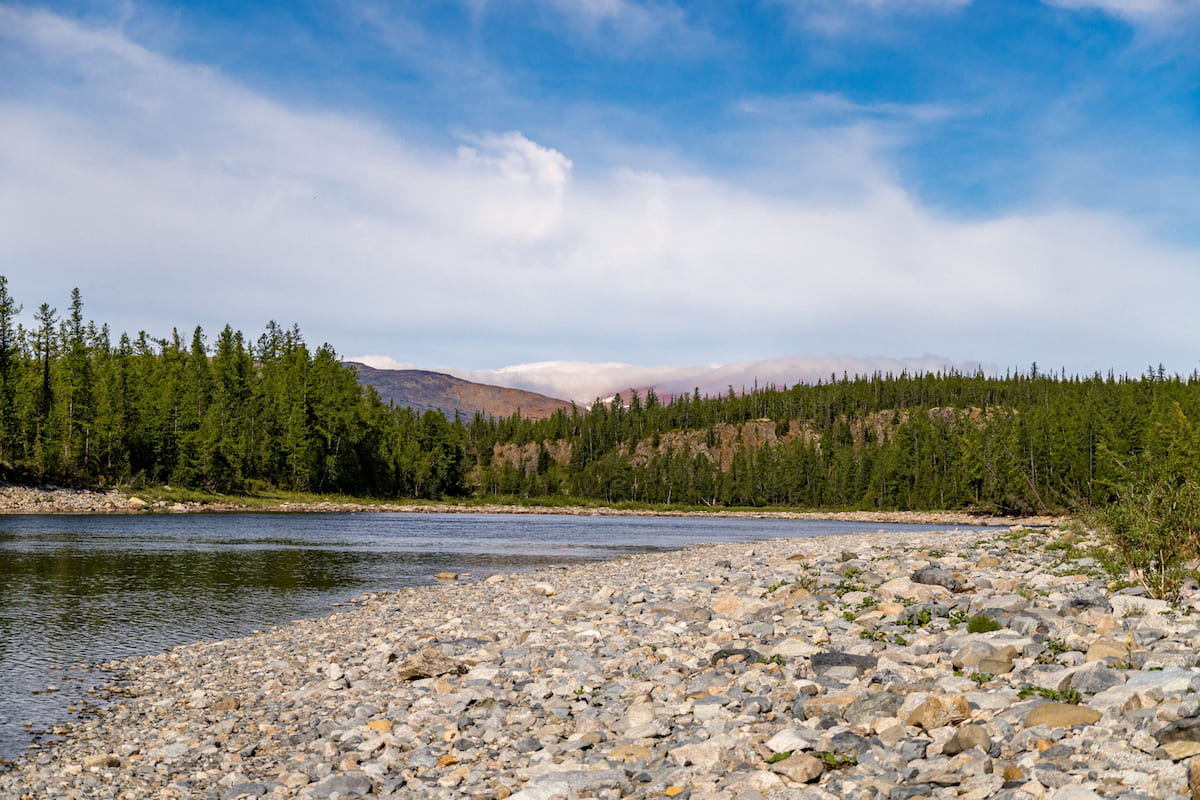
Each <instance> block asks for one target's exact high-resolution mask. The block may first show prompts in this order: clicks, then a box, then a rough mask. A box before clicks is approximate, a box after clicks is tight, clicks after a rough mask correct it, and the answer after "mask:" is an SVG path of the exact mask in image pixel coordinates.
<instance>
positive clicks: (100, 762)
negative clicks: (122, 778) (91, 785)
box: [83, 753, 121, 767]
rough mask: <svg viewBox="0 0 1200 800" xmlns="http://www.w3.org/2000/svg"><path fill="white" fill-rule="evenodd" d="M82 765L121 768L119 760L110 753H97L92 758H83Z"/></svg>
mask: <svg viewBox="0 0 1200 800" xmlns="http://www.w3.org/2000/svg"><path fill="white" fill-rule="evenodd" d="M83 765H84V766H85V767H119V766H121V759H119V758H117V757H116V756H114V755H113V754H112V753H99V754H97V755H94V756H87V757H85V758H84V759H83Z"/></svg>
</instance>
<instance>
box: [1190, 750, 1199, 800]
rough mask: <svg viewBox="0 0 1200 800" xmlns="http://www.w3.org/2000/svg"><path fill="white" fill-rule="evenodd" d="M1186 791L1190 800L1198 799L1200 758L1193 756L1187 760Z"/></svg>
mask: <svg viewBox="0 0 1200 800" xmlns="http://www.w3.org/2000/svg"><path fill="white" fill-rule="evenodd" d="M1188 791H1189V792H1191V794H1192V800H1200V759H1196V758H1193V759H1192V760H1191V761H1190V762H1188Z"/></svg>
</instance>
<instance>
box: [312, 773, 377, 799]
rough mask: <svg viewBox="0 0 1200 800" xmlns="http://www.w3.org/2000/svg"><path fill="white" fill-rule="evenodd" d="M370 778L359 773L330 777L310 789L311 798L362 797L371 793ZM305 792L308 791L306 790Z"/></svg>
mask: <svg viewBox="0 0 1200 800" xmlns="http://www.w3.org/2000/svg"><path fill="white" fill-rule="evenodd" d="M371 786H372V782H371V778H370V777H368V776H367V775H364V774H363V773H361V772H358V773H353V772H351V773H347V774H345V775H330V776H329V777H327V778H325V779H324V780H322V781H321V782H320V783H318V784H316V785H315V786H313V787H312V789H311V791H312V796H313V797H320V798H326V797H333V796H334V795H335V794H336V795H337V797H338V798H339V800H341V798H346V797H362V796H363V795H365V794H368V793H369V792H370V791H371ZM305 791H309V790H308V789H306V790H305Z"/></svg>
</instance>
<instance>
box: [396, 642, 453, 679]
mask: <svg viewBox="0 0 1200 800" xmlns="http://www.w3.org/2000/svg"><path fill="white" fill-rule="evenodd" d="M467 670H468V667H467V665H466V664H464V663H462V662H461V661H457V660H455V659H453V658H449V657H448V656H445V655H443V654H442V652H441V651H440V650H436V649H434V648H432V647H430V648H426V649H425V650H421V651H420V652H417V653H413V654H412V655H411V656H409V657H408V658H406V659H404V661H402V662H401V663H400V667H399V669H397V671H396V678H397V680H400V681H412V680H418V679H421V678H437V677H440V676H442V675H465V674H466V672H467Z"/></svg>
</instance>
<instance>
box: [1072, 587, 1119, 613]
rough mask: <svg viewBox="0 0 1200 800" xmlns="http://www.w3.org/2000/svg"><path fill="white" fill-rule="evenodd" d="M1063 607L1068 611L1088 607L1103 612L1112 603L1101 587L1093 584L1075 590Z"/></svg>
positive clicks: (1110, 607)
mask: <svg viewBox="0 0 1200 800" xmlns="http://www.w3.org/2000/svg"><path fill="white" fill-rule="evenodd" d="M1064 608H1065V609H1066V610H1067V611H1068V612H1072V611H1073V612H1079V611H1087V610H1089V609H1097V610H1099V611H1103V612H1105V613H1107V612H1109V611H1111V610H1112V604H1111V603H1109V602H1108V595H1107V594H1106V593H1105V592H1104V590H1103V589H1100V588H1098V587H1095V586H1089V587H1087V588H1086V589H1083V590H1081V591H1078V592H1076V593H1075V594H1073V595H1071V597H1070V598H1069V599H1068V600H1067V602H1066V605H1065V606H1064Z"/></svg>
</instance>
